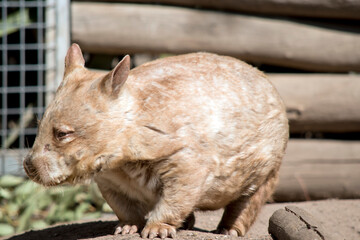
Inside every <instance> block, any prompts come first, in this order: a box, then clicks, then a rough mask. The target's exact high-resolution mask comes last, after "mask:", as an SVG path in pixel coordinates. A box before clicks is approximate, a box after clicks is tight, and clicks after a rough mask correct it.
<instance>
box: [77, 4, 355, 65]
mask: <svg viewBox="0 0 360 240" xmlns="http://www.w3.org/2000/svg"><path fill="white" fill-rule="evenodd" d="M356 31H357V30H356V29H355V30H354V31H353V32H349V31H342V30H341V29H339V28H337V27H335V26H327V27H326V28H325V27H324V28H322V27H319V26H315V25H311V24H307V23H304V22H300V21H291V20H286V19H282V20H281V19H273V18H262V17H254V16H247V15H239V14H226V13H219V12H212V11H202V10H195V9H186V8H179V7H168V6H152V5H140V4H138V5H135V4H120V3H118V4H111V3H85V2H73V3H72V40H73V41H74V42H77V43H79V44H80V45H81V46H82V48H83V49H84V50H85V51H89V52H94V53H96V52H97V53H110V54H124V53H138V52H151V53H164V52H167V53H185V52H194V51H209V52H215V53H219V54H224V55H230V56H235V57H239V58H241V59H243V60H247V61H251V62H259V63H265V64H273V65H280V66H286V67H294V68H300V69H306V70H314V71H331V72H343V71H345V72H346V71H360V34H359V32H356Z"/></svg>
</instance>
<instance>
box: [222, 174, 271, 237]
mask: <svg viewBox="0 0 360 240" xmlns="http://www.w3.org/2000/svg"><path fill="white" fill-rule="evenodd" d="M276 182H277V175H276V176H272V177H271V178H270V179H268V180H267V181H266V182H265V183H264V184H263V185H261V186H260V187H259V188H258V190H257V191H256V192H255V193H254V194H253V195H252V196H250V197H240V198H239V199H237V200H235V201H233V202H231V203H230V204H229V205H227V206H226V207H225V211H224V214H223V217H222V219H221V221H220V223H219V225H218V227H217V232H218V233H222V234H226V235H233V236H244V235H245V233H246V232H247V231H248V230H249V228H250V226H251V225H252V224H253V222H254V221H255V219H256V216H257V215H258V213H259V212H260V209H261V207H262V206H263V204H264V203H265V202H266V201H267V200H268V199H269V198H270V197H271V195H272V193H273V191H274V188H275V184H276Z"/></svg>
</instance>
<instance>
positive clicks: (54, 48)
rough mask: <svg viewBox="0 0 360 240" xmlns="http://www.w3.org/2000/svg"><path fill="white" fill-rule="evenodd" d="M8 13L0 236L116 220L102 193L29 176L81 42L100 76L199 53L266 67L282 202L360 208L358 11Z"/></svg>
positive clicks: (17, 9)
mask: <svg viewBox="0 0 360 240" xmlns="http://www.w3.org/2000/svg"><path fill="white" fill-rule="evenodd" d="M0 7H1V11H0V37H1V42H0V46H1V47H0V51H1V58H0V108H1V109H0V122H1V125H0V126H1V129H0V131H1V136H0V144H1V150H0V235H8V234H12V233H14V232H15V231H23V230H25V229H28V228H32V229H36V228H42V227H44V226H47V225H48V224H53V223H55V222H58V221H70V220H77V219H82V218H90V217H96V216H99V215H100V214H101V213H103V212H110V210H109V208H108V206H107V204H105V203H104V201H103V200H102V199H101V197H100V196H99V193H98V191H97V189H96V187H94V186H90V187H87V186H77V187H76V188H69V187H63V188H56V189H54V190H50V189H43V188H41V187H39V186H37V185H35V184H33V183H29V182H28V181H27V180H26V178H24V176H25V175H24V171H23V169H22V159H23V157H24V156H25V155H26V152H27V150H28V148H29V147H31V146H32V144H33V142H34V139H35V136H36V131H37V121H38V120H39V119H41V117H42V114H43V112H44V110H45V107H46V105H47V104H48V103H49V101H50V100H51V99H52V97H53V95H54V92H55V91H56V88H57V86H58V85H59V83H60V82H61V80H62V75H63V67H64V57H65V54H66V51H67V49H68V47H69V46H70V44H71V43H72V42H76V43H78V44H79V45H80V46H81V48H82V50H83V53H84V57H85V60H86V66H87V67H88V68H92V69H97V70H110V69H112V68H113V67H114V66H115V65H116V64H117V63H118V61H119V60H121V58H122V57H123V56H124V55H125V54H130V55H131V57H132V67H136V66H138V65H140V64H142V63H144V62H147V61H150V60H153V59H156V58H160V57H165V56H169V55H173V54H181V53H188V52H196V51H208V52H213V53H218V54H222V55H229V56H233V57H236V58H239V59H241V60H244V61H246V62H248V63H250V64H252V65H254V66H256V67H257V68H259V69H260V70H262V71H264V72H265V73H266V74H267V75H268V76H269V78H270V80H271V81H272V82H273V83H274V85H275V86H276V88H277V89H278V91H279V93H280V95H281V96H282V98H283V99H284V102H285V104H286V107H287V114H288V118H289V121H290V132H291V133H290V137H291V140H290V142H289V146H288V150H287V155H286V157H285V159H284V163H283V166H282V169H281V174H280V183H279V186H278V188H277V191H276V193H275V196H274V201H277V202H285V201H306V200H307V201H309V200H318V199H328V198H340V199H358V198H360V185H359V182H360V157H359V156H360V75H359V71H360V14H359V13H360V1H330V0H328V1H327V0H314V1H302V0H282V1H278V0H222V1H210V0H208V1H207V0H157V1H151V0H107V1H105V0H92V1H89V0H88V1H82V0H74V1H69V0H57V1H56V0H36V1H32V0H1V5H0ZM74 189H75V190H74ZM41 194H43V195H41ZM34 195H35V196H34ZM44 196H47V197H44ZM64 197H65V198H67V199H69V200H68V201H67V202H66V201H65V202H66V204H63V205H61V206H60V207H59V204H60V202H64V201H60V200H59V198H61V199H63V198H64ZM39 199H47V200H46V201H45V200H42V201H39ZM65 213H66V214H65ZM29 219H32V221H30V220H29ZM1 229H5V230H4V232H1V231H3V230H1Z"/></svg>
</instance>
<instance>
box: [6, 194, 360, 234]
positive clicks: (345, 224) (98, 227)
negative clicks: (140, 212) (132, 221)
mask: <svg viewBox="0 0 360 240" xmlns="http://www.w3.org/2000/svg"><path fill="white" fill-rule="evenodd" d="M287 205H296V206H298V207H300V208H303V209H304V210H306V211H308V212H309V213H311V214H312V215H313V216H315V217H316V218H317V219H318V220H319V222H320V223H321V224H322V225H323V227H324V228H325V230H326V231H327V232H328V233H330V235H331V236H332V237H333V239H338V240H341V239H347V240H358V239H360V199H359V200H324V201H311V202H299V203H274V204H267V205H265V206H264V207H263V209H262V211H261V213H260V215H259V217H258V219H257V221H256V222H255V224H254V225H253V226H252V228H251V229H250V231H249V232H248V233H247V235H246V237H245V238H236V237H230V236H224V235H216V234H212V233H211V232H209V231H211V230H214V229H215V228H216V225H217V223H218V222H219V220H220V218H221V214H222V211H220V210H219V211H212V212H210V211H209V212H199V213H196V224H195V229H194V230H193V231H185V230H183V231H179V232H178V234H177V237H176V238H177V239H185V240H210V239H217V240H225V239H226V240H231V239H244V240H245V239H251V240H260V239H261V240H271V239H272V238H271V236H270V235H269V234H268V231H267V228H268V221H269V218H270V216H271V215H272V214H273V212H274V211H276V210H277V209H280V208H284V206H287ZM115 219H116V218H114V216H113V215H111V216H107V217H104V218H101V219H99V220H95V221H86V222H76V223H68V224H60V225H56V226H53V227H50V228H46V229H43V230H37V231H28V232H25V233H22V234H19V235H15V236H11V237H8V238H3V239H9V240H35V239H36V240H38V239H42V240H50V239H51V240H60V239H61V240H62V239H67V240H75V239H94V240H114V239H117V240H125V239H129V240H139V239H141V238H140V237H139V234H134V235H128V236H114V235H111V233H112V232H113V229H114V227H115V225H116V224H117V222H116V220H115Z"/></svg>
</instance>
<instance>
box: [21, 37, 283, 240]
mask: <svg viewBox="0 0 360 240" xmlns="http://www.w3.org/2000/svg"><path fill="white" fill-rule="evenodd" d="M65 62H66V70H65V75H64V80H63V82H62V83H61V85H60V87H59V89H58V91H57V93H56V97H55V99H54V101H53V102H52V103H51V104H50V105H49V106H48V108H47V110H46V112H45V114H44V116H43V119H42V120H41V123H40V125H39V133H38V136H37V138H36V141H35V143H34V146H33V148H32V150H31V151H30V152H29V154H28V156H27V157H26V158H25V160H24V168H25V170H26V172H27V174H28V175H29V176H30V177H31V178H32V179H33V180H34V181H37V182H39V183H41V184H44V185H48V186H51V185H57V184H61V183H65V182H68V183H76V182H80V181H86V180H89V179H94V180H95V181H96V183H97V184H98V186H99V189H100V191H101V192H102V194H103V196H104V198H105V199H106V201H107V202H108V203H109V205H110V206H111V208H112V209H113V210H114V212H115V214H116V215H117V216H118V218H119V220H120V224H119V226H118V227H117V229H116V233H121V234H129V233H134V232H136V231H138V230H140V229H141V228H143V230H142V234H141V235H142V237H149V238H153V237H155V236H160V237H162V238H164V237H167V236H172V237H173V236H175V230H176V228H178V227H181V226H182V224H184V226H185V227H191V226H192V225H193V223H194V218H193V214H192V213H193V211H196V210H214V209H219V208H223V207H225V212H224V216H223V219H222V220H221V222H220V224H219V227H218V231H219V232H222V233H225V234H231V235H244V234H245V233H246V231H247V230H248V228H249V227H250V226H251V224H252V223H253V221H254V220H255V218H256V215H257V213H258V212H259V209H260V208H261V206H262V205H263V204H264V202H265V201H266V200H267V199H268V198H269V197H270V196H271V194H272V192H273V190H274V187H275V183H276V181H277V176H278V171H279V167H280V164H281V159H282V157H283V155H284V152H285V148H286V144H287V139H288V122H287V119H286V114H285V107H284V105H283V103H282V101H281V99H280V97H279V95H278V93H277V92H276V90H275V89H274V87H273V86H272V85H271V84H270V83H269V81H268V80H267V78H266V76H265V75H264V74H263V73H261V72H259V71H258V70H257V69H255V68H252V67H251V66H249V65H247V64H245V63H244V62H241V61H239V60H236V59H233V58H230V57H224V56H218V55H215V54H209V53H194V54H187V55H181V56H177V57H169V58H165V59H159V60H156V61H153V62H150V63H146V64H144V65H142V66H140V67H138V68H135V69H133V70H131V71H129V63H130V61H129V56H126V57H125V58H124V59H123V61H121V62H120V63H119V64H118V65H117V66H116V67H115V69H114V70H113V71H111V72H110V73H108V74H105V75H104V74H98V73H94V72H91V71H89V70H87V69H86V68H84V66H83V63H84V61H83V58H82V55H81V50H80V48H79V47H78V46H77V45H76V44H74V45H73V46H71V48H70V49H69V51H68V54H67V57H66V60H65ZM185 220H186V223H184V221H185Z"/></svg>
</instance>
